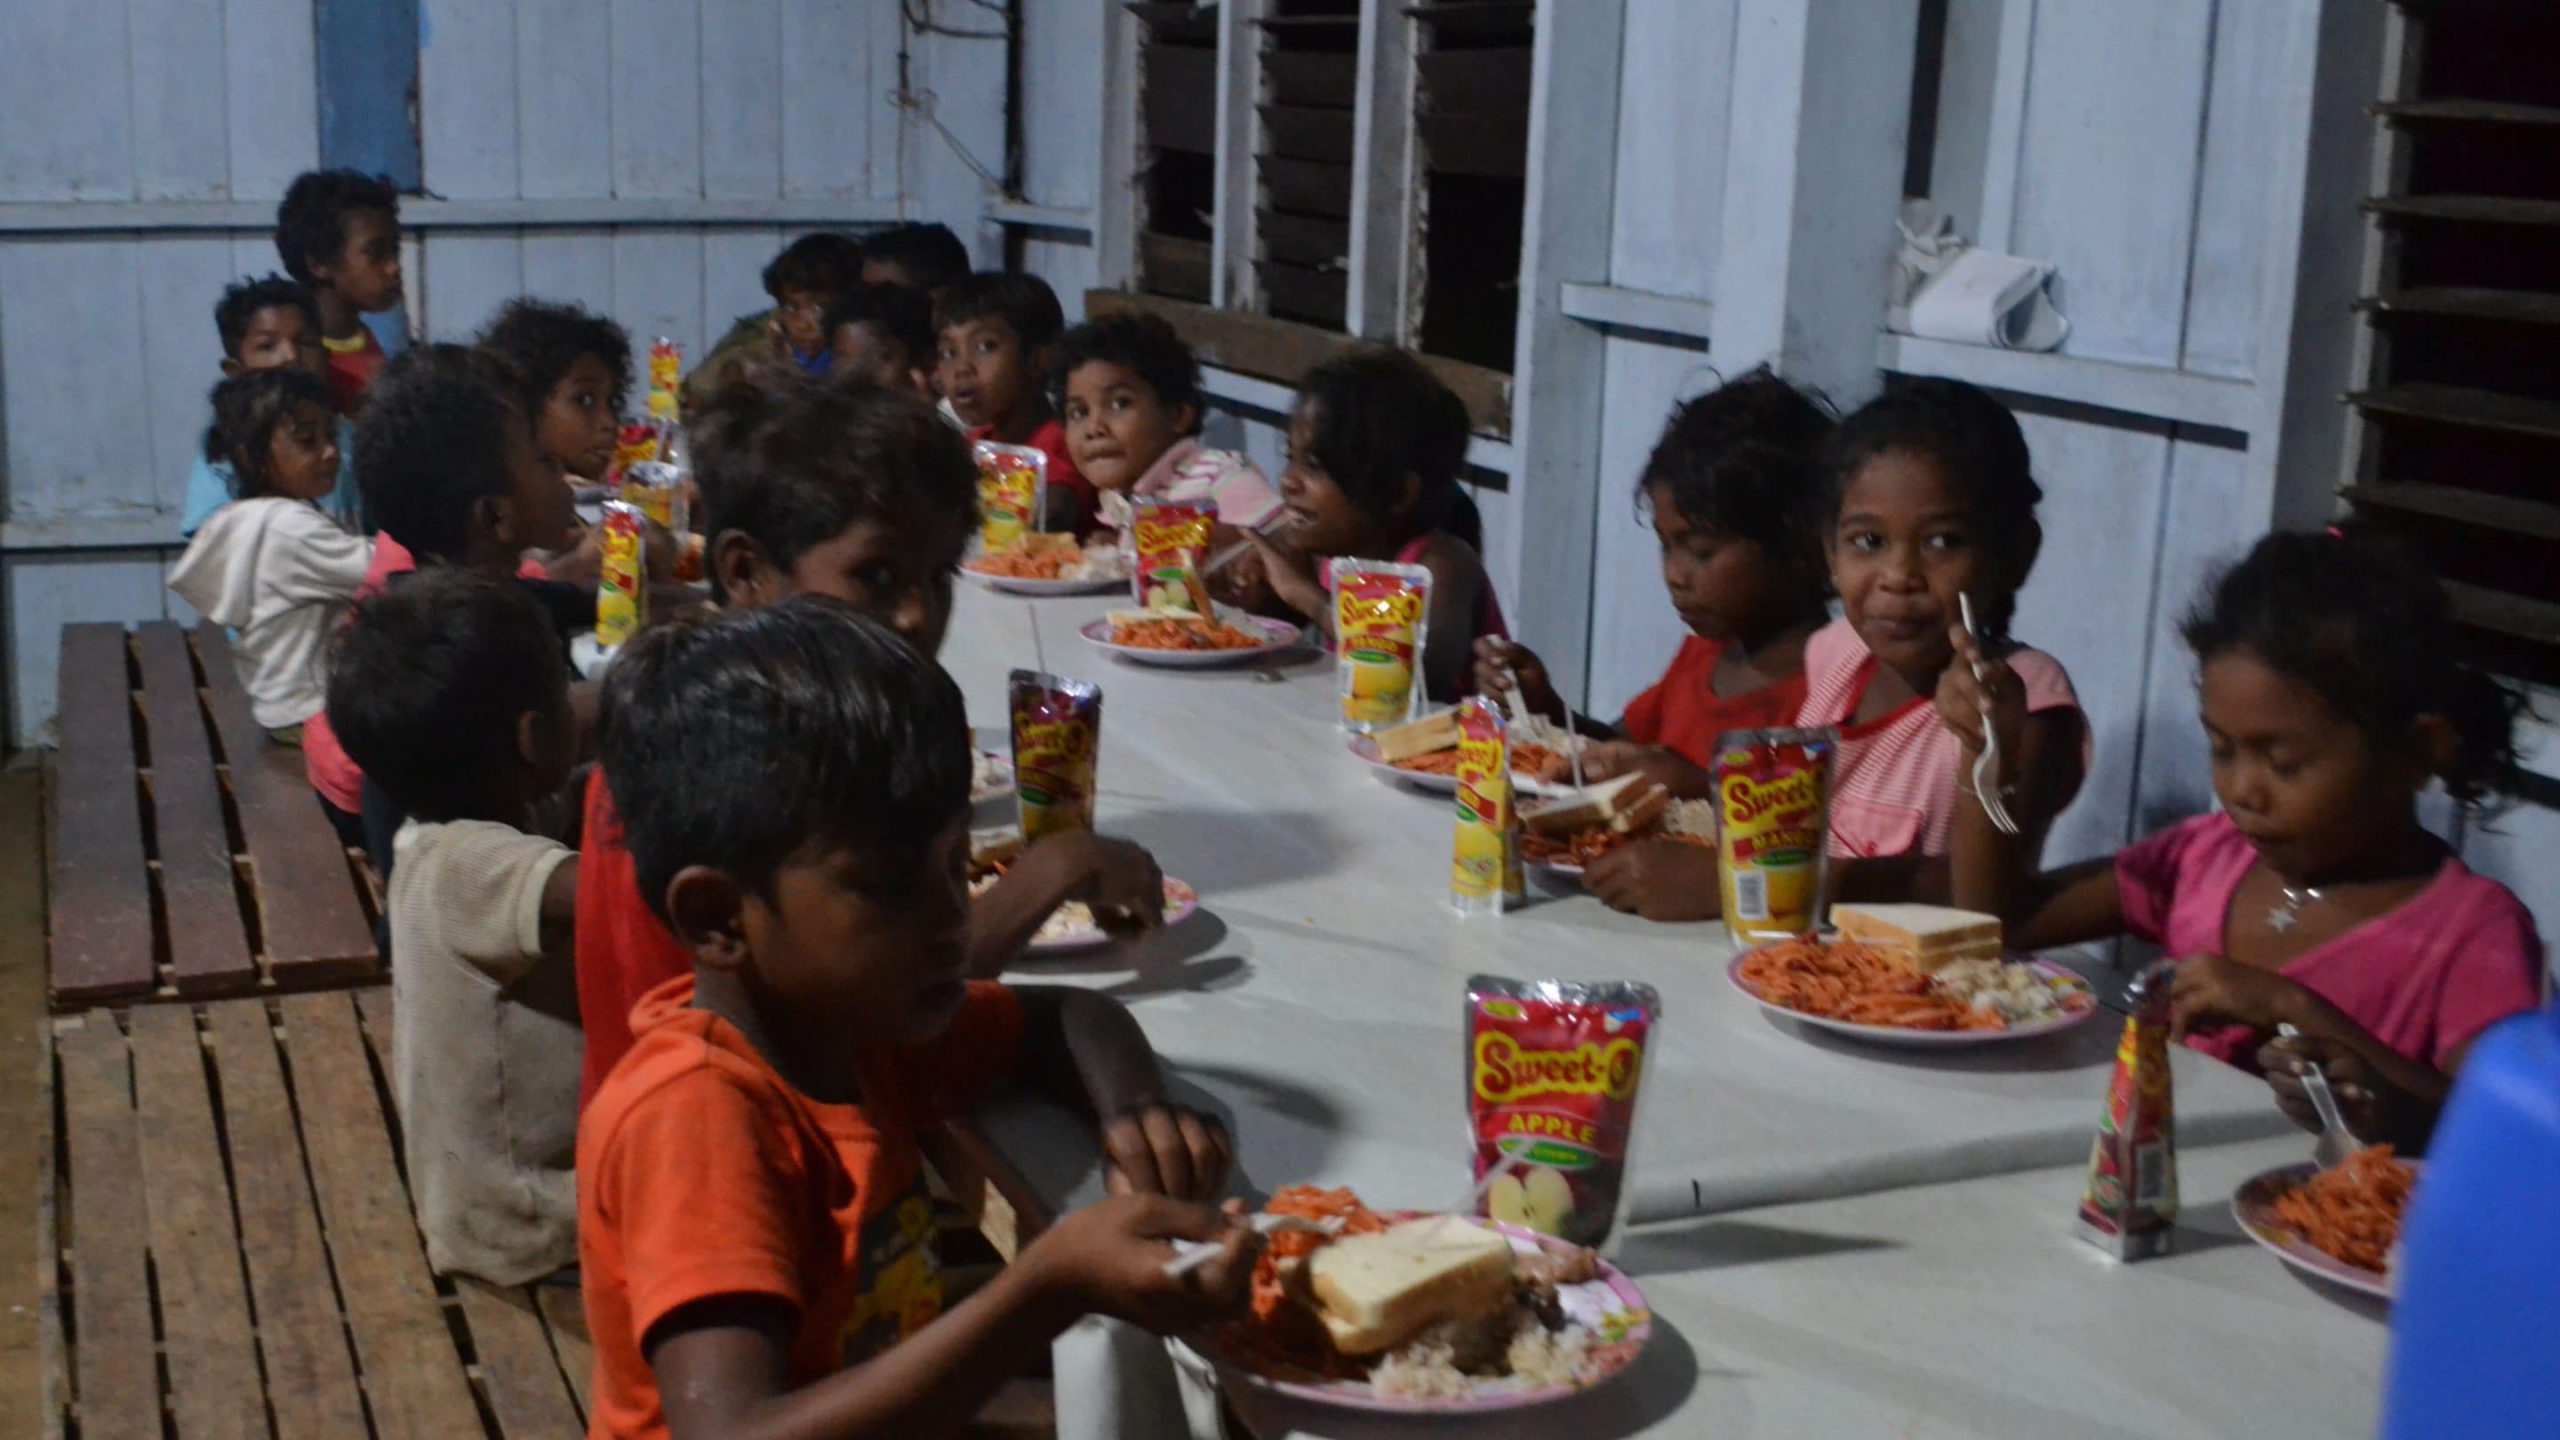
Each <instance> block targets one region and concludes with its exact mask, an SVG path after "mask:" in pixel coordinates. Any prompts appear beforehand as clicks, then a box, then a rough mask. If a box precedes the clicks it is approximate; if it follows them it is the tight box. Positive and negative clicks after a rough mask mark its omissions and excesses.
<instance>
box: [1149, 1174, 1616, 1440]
mask: <svg viewBox="0 0 2560 1440" xmlns="http://www.w3.org/2000/svg"><path fill="white" fill-rule="evenodd" d="M1264 1208H1265V1210H1266V1211H1269V1212H1271V1213H1276V1214H1288V1215H1298V1216H1302V1217H1304V1218H1306V1219H1310V1220H1327V1219H1335V1218H1339V1219H1340V1220H1342V1221H1343V1229H1342V1232H1341V1236H1340V1238H1345V1239H1347V1238H1350V1237H1354V1236H1370V1237H1376V1236H1380V1235H1384V1234H1386V1233H1387V1232H1389V1231H1391V1230H1396V1229H1401V1228H1403V1227H1407V1226H1411V1225H1415V1224H1427V1225H1432V1226H1442V1227H1462V1228H1460V1229H1459V1231H1458V1233H1460V1234H1472V1233H1473V1232H1472V1231H1471V1230H1467V1229H1465V1228H1463V1227H1477V1228H1480V1229H1482V1230H1485V1231H1490V1232H1491V1233H1492V1234H1494V1235H1497V1236H1499V1237H1500V1238H1501V1239H1502V1240H1503V1241H1504V1242H1507V1243H1508V1245H1509V1247H1510V1252H1511V1253H1510V1257H1509V1258H1510V1283H1509V1284H1508V1285H1507V1286H1504V1285H1500V1284H1499V1283H1498V1277H1497V1282H1496V1284H1495V1286H1494V1288H1493V1289H1492V1290H1491V1291H1490V1292H1488V1293H1485V1294H1484V1295H1482V1296H1481V1299H1480V1302H1479V1303H1475V1304H1471V1305H1469V1306H1466V1307H1464V1310H1463V1313H1457V1314H1452V1315H1450V1316H1449V1317H1448V1318H1446V1319H1442V1320H1439V1321H1437V1322H1436V1323H1432V1324H1430V1325H1429V1326H1428V1327H1427V1328H1424V1329H1422V1330H1420V1331H1419V1332H1418V1333H1412V1334H1408V1335H1405V1336H1403V1337H1402V1338H1401V1339H1400V1340H1396V1341H1392V1342H1390V1348H1386V1349H1383V1350H1379V1351H1376V1352H1374V1353H1367V1354H1361V1355H1347V1354H1344V1353H1342V1352H1341V1351H1340V1350H1338V1349H1336V1348H1335V1344H1334V1341H1333V1339H1332V1338H1331V1337H1330V1336H1329V1334H1328V1330H1327V1327H1326V1325H1325V1323H1324V1322H1323V1321H1322V1320H1321V1319H1320V1318H1319V1317H1320V1312H1321V1310H1322V1302H1321V1301H1320V1300H1319V1299H1317V1298H1316V1297H1315V1296H1314V1295H1313V1294H1311V1293H1310V1287H1309V1285H1308V1282H1307V1275H1308V1271H1309V1269H1310V1265H1309V1257H1310V1256H1312V1255H1314V1254H1315V1253H1316V1252H1317V1251H1319V1250H1321V1249H1323V1248H1324V1247H1326V1246H1329V1245H1332V1244H1335V1243H1337V1238H1336V1237H1332V1236H1325V1235H1317V1234H1309V1233H1305V1232H1300V1231H1288V1230H1281V1231H1275V1232H1273V1233H1272V1234H1271V1236H1270V1238H1269V1246H1268V1248H1267V1249H1265V1250H1264V1252H1263V1255H1262V1259H1261V1260H1260V1261H1259V1262H1258V1263H1257V1265H1256V1267H1255V1270H1254V1279H1253V1309H1252V1313H1251V1315H1250V1316H1249V1318H1247V1319H1245V1320H1242V1321H1238V1322H1236V1323H1234V1324H1231V1325H1227V1326H1225V1327H1222V1328H1221V1329H1219V1330H1217V1331H1216V1332H1214V1333H1213V1334H1209V1335H1201V1336H1194V1337H1192V1338H1190V1339H1189V1340H1187V1341H1182V1342H1177V1343H1180V1344H1183V1345H1184V1347H1185V1348H1187V1349H1189V1350H1191V1351H1192V1353H1194V1354H1195V1355H1198V1356H1200V1357H1202V1358H1203V1359H1205V1360H1206V1361H1207V1362H1208V1363H1209V1364H1210V1365H1211V1366H1212V1367H1214V1368H1215V1369H1216V1371H1217V1372H1218V1378H1219V1380H1220V1381H1221V1382H1222V1383H1223V1384H1225V1385H1227V1386H1230V1387H1235V1388H1239V1389H1250V1390H1259V1391H1264V1392H1269V1393H1274V1394H1279V1395H1285V1396H1288V1397H1289V1398H1291V1399H1295V1400H1302V1401H1310V1402H1313V1403H1316V1404H1319V1405H1327V1406H1333V1407H1337V1408H1341V1409H1349V1410H1363V1411H1370V1412H1373V1413H1380V1414H1390V1415H1475V1414H1489V1413H1492V1412H1495V1411H1504V1410H1519V1409H1524V1408H1527V1407H1530V1406H1535V1405H1544V1404H1549V1403H1551V1402H1553V1401H1557V1400H1561V1399H1564V1398H1565V1397H1567V1396H1570V1395H1573V1394H1576V1393H1578V1392H1580V1391H1582V1390H1586V1389H1589V1388H1590V1387H1592V1386H1594V1385H1598V1384H1601V1383H1603V1382H1605V1381H1607V1380H1608V1379H1609V1378H1610V1377H1612V1376H1614V1375H1617V1374H1619V1373H1620V1372H1622V1371H1624V1370H1625V1369H1626V1368H1627V1367H1628V1366H1629V1365H1630V1364H1632V1363H1634V1361H1635V1358H1636V1356H1637V1355H1638V1354H1639V1353H1640V1352H1641V1351H1642V1350H1643V1349H1644V1346H1645V1342H1646V1341H1648V1340H1649V1339H1651V1338H1652V1335H1653V1317H1652V1312H1651V1311H1650V1310H1649V1309H1647V1308H1646V1305H1645V1299H1644V1295H1643V1293H1642V1292H1641V1291H1639V1290H1638V1289H1637V1288H1636V1286H1635V1282H1634V1281H1632V1280H1630V1279H1628V1278H1627V1276H1626V1274H1625V1273H1624V1272H1623V1271H1621V1270H1619V1269H1618V1268H1617V1267H1616V1266H1614V1265H1611V1264H1610V1263H1609V1262H1607V1261H1605V1260H1602V1259H1601V1258H1599V1257H1598V1256H1597V1255H1595V1254H1593V1253H1592V1252H1591V1251H1589V1250H1587V1249H1584V1248H1583V1247H1581V1246H1579V1245H1575V1244H1572V1243H1571V1242H1569V1241H1564V1240H1559V1239H1556V1238H1554V1237H1552V1236H1546V1235H1540V1234H1537V1233H1536V1232H1534V1231H1530V1230H1526V1229H1522V1228H1521V1227H1519V1226H1516V1225H1506V1224H1501V1223H1499V1222H1496V1221H1491V1220H1484V1219H1477V1218H1470V1217H1460V1216H1446V1215H1443V1216H1427V1215H1423V1214H1419V1213H1416V1212H1406V1211H1392V1212H1386V1211H1373V1210H1371V1209H1369V1208H1368V1207H1367V1206H1365V1205H1363V1204H1361V1203H1360V1198H1359V1197H1358V1196H1357V1195H1355V1194H1353V1193H1352V1192H1351V1191H1349V1190H1322V1189H1318V1188H1316V1187H1314V1186H1309V1185H1292V1186H1288V1187H1285V1188H1283V1189H1282V1190H1281V1191H1280V1192H1279V1193H1278V1194H1276V1195H1273V1196H1272V1197H1271V1202H1270V1204H1268V1205H1267V1206H1265V1207H1264ZM1363 1243H1369V1242H1363ZM1497 1253H1498V1249H1497Z"/></svg>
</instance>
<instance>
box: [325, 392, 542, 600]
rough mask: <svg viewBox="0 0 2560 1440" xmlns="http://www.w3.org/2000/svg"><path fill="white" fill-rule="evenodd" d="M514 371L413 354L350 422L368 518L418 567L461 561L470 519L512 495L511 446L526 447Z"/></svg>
mask: <svg viewBox="0 0 2560 1440" xmlns="http://www.w3.org/2000/svg"><path fill="white" fill-rule="evenodd" d="M523 391H524V382H523V381H521V380H520V379H518V378H517V377H516V374H515V367H514V366H513V365H510V364H508V363H507V362H506V361H505V360H504V359H502V358H501V357H499V356H497V355H494V354H492V353H490V352H488V351H485V350H475V349H472V348H471V347H469V346H465V345H450V344H446V345H416V346H412V347H410V348H409V349H408V350H406V351H404V352H402V353H401V354H399V355H397V356H395V357H393V359H392V361H391V363H389V364H387V365H385V366H383V367H382V373H381V375H380V376H378V377H377V378H376V379H375V380H374V382H373V386H372V388H371V389H370V390H368V391H367V392H366V393H365V402H364V414H363V415H362V416H361V417H360V418H359V419H358V420H357V422H356V484H357V485H358V487H360V488H361V489H362V490H363V492H364V513H365V515H366V517H367V518H369V519H371V520H372V521H373V522H374V524H375V525H377V526H378V527H380V529H381V530H382V532H383V533H384V534H386V535H389V536H391V537H392V538H393V539H395V540H398V541H399V542H400V543H401V544H403V545H405V546H407V547H408V548H409V549H410V551H411V552H413V553H414V554H416V555H417V556H418V558H419V559H421V560H426V559H430V558H433V559H441V560H451V559H458V558H460V557H461V556H462V555H463V553H464V552H465V551H466V550H468V549H469V548H470V544H471V510H472V507H473V506H474V505H476V504H478V503H479V502H480V501H482V500H486V499H492V498H495V497H497V496H501V495H507V494H510V493H512V492H513V491H514V488H515V482H514V477H513V476H512V474H511V473H510V472H509V470H508V460H509V447H510V446H513V445H516V444H520V443H529V438H530V437H529V430H528V420H527V417H526V415H525V413H524V412H523V411H522V410H520V409H519V408H517V405H516V400H515V397H516V396H518V395H520V394H522V393H523Z"/></svg>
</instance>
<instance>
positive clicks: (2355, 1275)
mask: <svg viewBox="0 0 2560 1440" xmlns="http://www.w3.org/2000/svg"><path fill="white" fill-rule="evenodd" d="M2401 1163H2402V1164H2404V1165H2407V1166H2408V1167H2409V1168H2410V1169H2412V1170H2417V1171H2419V1172H2420V1174H2422V1175H2423V1174H2424V1171H2423V1169H2422V1168H2421V1167H2422V1165H2423V1162H2421V1161H2417V1160H2404V1161H2402V1162H2401ZM2319 1173H2320V1167H2319V1166H2318V1165H2316V1164H2313V1163H2312V1162H2311V1161H2308V1160H2303V1161H2299V1162H2297V1163H2295V1164H2291V1165H2278V1166H2276V1167H2274V1168H2273V1169H2269V1170H2261V1171H2259V1172H2258V1173H2257V1174H2255V1175H2252V1176H2250V1177H2249V1178H2248V1179H2246V1180H2243V1181H2241V1182H2240V1183H2239V1185H2238V1186H2236V1187H2234V1188H2233V1190H2232V1191H2231V1218H2232V1219H2234V1220H2236V1221H2238V1222H2239V1223H2240V1229H2241V1232H2242V1233H2243V1234H2246V1235H2247V1236H2248V1237H2249V1238H2250V1239H2252V1240H2255V1241H2257V1242H2258V1243H2259V1244H2260V1245H2262V1246H2265V1247H2266V1248H2267V1249H2269V1250H2271V1251H2273V1252H2275V1257H2276V1258H2277V1259H2279V1260H2281V1261H2283V1262H2284V1263H2286V1264H2287V1265H2290V1266H2292V1267H2293V1268H2294V1269H2296V1270H2299V1271H2301V1272H2302V1273H2304V1274H2306V1275H2312V1276H2316V1277H2318V1278H2319V1279H2322V1280H2326V1281H2328V1282H2329V1283H2331V1284H2333V1285H2340V1286H2344V1287H2345V1288H2347V1289H2349V1290H2353V1291H2356V1292H2357V1293H2359V1294H2363V1295H2371V1296H2373V1297H2374V1298H2376V1299H2379V1300H2389V1299H2392V1298H2393V1297H2394V1295H2395V1293H2396V1287H2395V1284H2394V1282H2393V1280H2392V1278H2391V1276H2390V1274H2389V1273H2388V1272H2382V1271H2373V1270H2365V1269H2360V1268H2358V1267H2356V1266H2353V1265H2350V1264H2348V1263H2347V1262H2346V1261H2344V1260H2341V1259H2339V1258H2338V1257H2337V1256H2335V1255H2332V1254H2330V1253H2329V1252H2328V1251H2326V1250H2323V1249H2321V1248H2320V1247H2318V1246H2316V1245H2314V1244H2312V1243H2311V1242H2309V1241H2307V1240H2305V1239H2303V1238H2302V1237H2301V1236H2299V1235H2297V1234H2295V1233H2294V1232H2293V1231H2292V1230H2291V1229H2289V1228H2287V1227H2286V1225H2285V1224H2284V1222H2283V1221H2281V1220H2278V1219H2277V1218H2276V1216H2275V1198H2276V1196H2277V1195H2279V1194H2282V1193H2283V1192H2284V1191H2287V1190H2290V1189H2292V1188H2293V1187H2294V1186H2296V1185H2299V1184H2301V1183H2303V1182H2304V1181H2306V1180H2308V1179H2310V1178H2311V1177H2312V1176H2314V1175H2317V1174H2319Z"/></svg>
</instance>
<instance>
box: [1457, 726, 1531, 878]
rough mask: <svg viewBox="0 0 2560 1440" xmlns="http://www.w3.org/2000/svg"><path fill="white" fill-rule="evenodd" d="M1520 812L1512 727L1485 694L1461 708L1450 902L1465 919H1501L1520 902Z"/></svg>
mask: <svg viewBox="0 0 2560 1440" xmlns="http://www.w3.org/2000/svg"><path fill="white" fill-rule="evenodd" d="M1520 894H1521V885H1520V812H1519V807H1518V806H1516V805H1515V804H1514V803H1513V801H1512V794H1511V727H1510V726H1509V724H1507V723H1506V722H1505V721H1504V720H1503V718H1502V707H1500V706H1498V705H1496V704H1494V703H1493V702H1492V701H1490V700H1487V699H1486V698H1484V697H1483V696H1481V695H1472V696H1469V697H1468V698H1467V699H1466V700H1465V701H1463V702H1462V703H1460V704H1459V706H1458V829H1457V841H1456V845H1455V850H1454V855H1453V858H1452V859H1451V861H1450V864H1449V899H1450V903H1452V904H1454V905H1456V906H1457V907H1458V913H1459V914H1461V915H1499V914H1501V913H1502V907H1503V905H1504V903H1505V902H1507V901H1512V900H1517V899H1519V898H1520Z"/></svg>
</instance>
